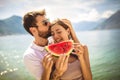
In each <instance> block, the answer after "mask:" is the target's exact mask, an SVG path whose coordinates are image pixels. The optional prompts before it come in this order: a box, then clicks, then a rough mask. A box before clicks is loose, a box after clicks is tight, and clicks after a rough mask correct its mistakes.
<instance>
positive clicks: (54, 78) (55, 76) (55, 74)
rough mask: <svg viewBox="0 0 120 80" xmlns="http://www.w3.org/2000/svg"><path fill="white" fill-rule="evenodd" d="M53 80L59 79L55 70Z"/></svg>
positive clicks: (58, 74)
mask: <svg viewBox="0 0 120 80" xmlns="http://www.w3.org/2000/svg"><path fill="white" fill-rule="evenodd" d="M52 77H53V80H59V79H60V73H58V72H57V71H56V70H55V71H54V72H53V76H52Z"/></svg>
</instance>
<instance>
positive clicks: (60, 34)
mask: <svg viewBox="0 0 120 80" xmlns="http://www.w3.org/2000/svg"><path fill="white" fill-rule="evenodd" d="M51 35H52V36H53V39H54V41H55V43H58V42H61V41H66V40H69V37H68V35H69V28H68V29H67V30H66V29H65V28H63V27H62V26H61V25H58V24H55V25H53V26H52V27H51Z"/></svg>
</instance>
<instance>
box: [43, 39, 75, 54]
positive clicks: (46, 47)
mask: <svg viewBox="0 0 120 80" xmlns="http://www.w3.org/2000/svg"><path fill="white" fill-rule="evenodd" d="M63 42H71V43H72V44H73V40H68V41H63ZM63 42H60V43H63ZM45 49H46V50H47V51H48V52H50V53H51V54H52V55H54V56H60V54H56V53H54V52H52V51H51V50H50V49H49V48H48V46H45ZM72 50H73V48H72V47H71V49H70V50H69V51H68V52H67V53H65V55H69V54H70V53H71V52H72Z"/></svg>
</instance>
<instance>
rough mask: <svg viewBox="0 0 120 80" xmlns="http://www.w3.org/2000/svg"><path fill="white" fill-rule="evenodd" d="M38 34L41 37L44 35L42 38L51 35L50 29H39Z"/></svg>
mask: <svg viewBox="0 0 120 80" xmlns="http://www.w3.org/2000/svg"><path fill="white" fill-rule="evenodd" d="M38 35H39V37H42V38H48V37H49V36H51V33H50V31H39V30H38Z"/></svg>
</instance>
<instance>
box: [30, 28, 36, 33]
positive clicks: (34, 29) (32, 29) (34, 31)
mask: <svg viewBox="0 0 120 80" xmlns="http://www.w3.org/2000/svg"><path fill="white" fill-rule="evenodd" d="M29 30H30V32H31V33H32V34H33V35H34V34H35V33H36V28H35V27H30V28H29Z"/></svg>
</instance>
